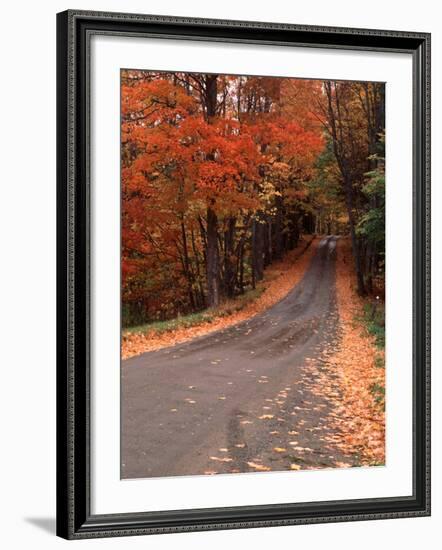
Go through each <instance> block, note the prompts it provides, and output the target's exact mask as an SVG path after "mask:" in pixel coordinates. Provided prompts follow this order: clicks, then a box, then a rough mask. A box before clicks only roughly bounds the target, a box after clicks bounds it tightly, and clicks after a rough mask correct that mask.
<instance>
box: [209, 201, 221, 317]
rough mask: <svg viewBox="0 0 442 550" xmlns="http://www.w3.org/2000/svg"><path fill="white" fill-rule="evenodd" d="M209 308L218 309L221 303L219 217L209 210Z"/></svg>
mask: <svg viewBox="0 0 442 550" xmlns="http://www.w3.org/2000/svg"><path fill="white" fill-rule="evenodd" d="M206 233H207V250H206V264H207V266H206V271H207V307H217V306H218V305H219V301H220V295H219V294H220V293H219V249H218V217H217V215H216V213H215V210H213V208H211V207H210V206H209V207H208V208H207V231H206Z"/></svg>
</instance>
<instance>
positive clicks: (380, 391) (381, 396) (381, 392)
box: [370, 382, 385, 408]
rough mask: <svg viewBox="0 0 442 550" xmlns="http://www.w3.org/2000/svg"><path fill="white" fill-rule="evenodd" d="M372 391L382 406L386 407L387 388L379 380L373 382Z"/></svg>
mask: <svg viewBox="0 0 442 550" xmlns="http://www.w3.org/2000/svg"><path fill="white" fill-rule="evenodd" d="M370 393H371V395H372V396H373V399H374V400H375V402H376V403H377V404H378V405H380V406H381V407H382V408H384V407H385V388H384V386H381V385H380V384H378V383H377V382H375V383H373V384H371V386H370Z"/></svg>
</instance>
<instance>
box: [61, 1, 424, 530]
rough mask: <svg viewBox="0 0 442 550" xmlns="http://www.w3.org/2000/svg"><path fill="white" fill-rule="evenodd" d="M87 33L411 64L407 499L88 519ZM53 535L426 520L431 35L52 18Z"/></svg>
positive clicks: (100, 16) (102, 16)
mask: <svg viewBox="0 0 442 550" xmlns="http://www.w3.org/2000/svg"><path fill="white" fill-rule="evenodd" d="M93 34H107V35H125V36H134V35H137V36H155V37H162V36H163V37H164V36H167V37H168V38H171V37H173V38H175V39H181V40H186V39H192V40H204V41H207V40H208V41H225V42H240V43H253V44H272V45H285V46H307V47H311V48H340V49H354V50H365V51H381V52H406V53H409V54H412V57H413V134H414V135H413V146H414V151H413V154H414V163H413V171H414V173H413V193H414V197H413V220H410V223H413V239H414V248H413V262H414V263H413V293H414V296H413V315H414V319H413V325H414V336H413V339H414V341H413V348H414V351H413V368H414V370H413V377H414V379H413V386H414V402H413V427H414V429H413V454H414V460H413V478H414V480H413V483H414V487H413V489H414V490H413V495H412V496H410V497H388V498H377V499H363V500H346V501H333V502H307V503H296V504H279V505H278V504H273V505H260V506H256V505H254V506H240V507H231V508H210V509H191V510H175V511H158V512H141V511H140V513H124V512H122V513H119V514H112V515H92V514H91V511H90V467H89V460H90V440H89V438H90V426H89V422H90V355H89V346H90V324H89V307H90V294H89V259H90V258H89V255H90V248H89V219H90V216H91V211H90V207H89V174H88V166H89V156H88V155H89V153H88V147H89V130H88V116H89V114H88V113H89V106H88V102H89V95H88V94H89V91H88V82H89V79H88V70H89V41H90V38H91V36H92V35H93ZM57 187H58V196H57V210H58V214H57V233H58V236H57V254H58V260H57V287H58V290H57V317H58V322H57V348H58V349H57V534H58V535H59V536H61V537H64V538H67V539H79V538H91V537H112V536H124V535H141V534H153V533H170V532H179V531H197V530H198V531H201V530H211V529H236V528H244V527H266V526H276V525H294V524H305V523H319V522H338V521H354V520H369V519H389V518H402V517H415V516H426V515H429V514H430V35H429V34H427V33H411V32H398V31H380V30H366V29H349V28H332V27H315V26H304V25H288V24H279V23H278V24H276V23H258V22H245V21H223V20H207V19H190V18H179V17H164V16H157V15H134V14H120V13H99V12H88V11H76V10H69V11H65V12H62V13H59V14H58V15H57Z"/></svg>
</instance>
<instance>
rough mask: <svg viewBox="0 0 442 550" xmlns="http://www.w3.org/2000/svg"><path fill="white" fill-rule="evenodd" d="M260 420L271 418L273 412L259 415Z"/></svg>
mask: <svg viewBox="0 0 442 550" xmlns="http://www.w3.org/2000/svg"><path fill="white" fill-rule="evenodd" d="M258 418H259V419H260V420H270V419H271V418H273V414H262V415H261V416H259V417H258Z"/></svg>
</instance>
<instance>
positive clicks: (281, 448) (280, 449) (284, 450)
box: [273, 447, 287, 453]
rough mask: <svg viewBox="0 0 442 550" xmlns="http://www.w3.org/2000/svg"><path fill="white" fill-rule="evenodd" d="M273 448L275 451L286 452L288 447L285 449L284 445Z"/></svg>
mask: <svg viewBox="0 0 442 550" xmlns="http://www.w3.org/2000/svg"><path fill="white" fill-rule="evenodd" d="M273 450H274V451H275V453H285V452H286V451H287V449H284V447H273Z"/></svg>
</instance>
